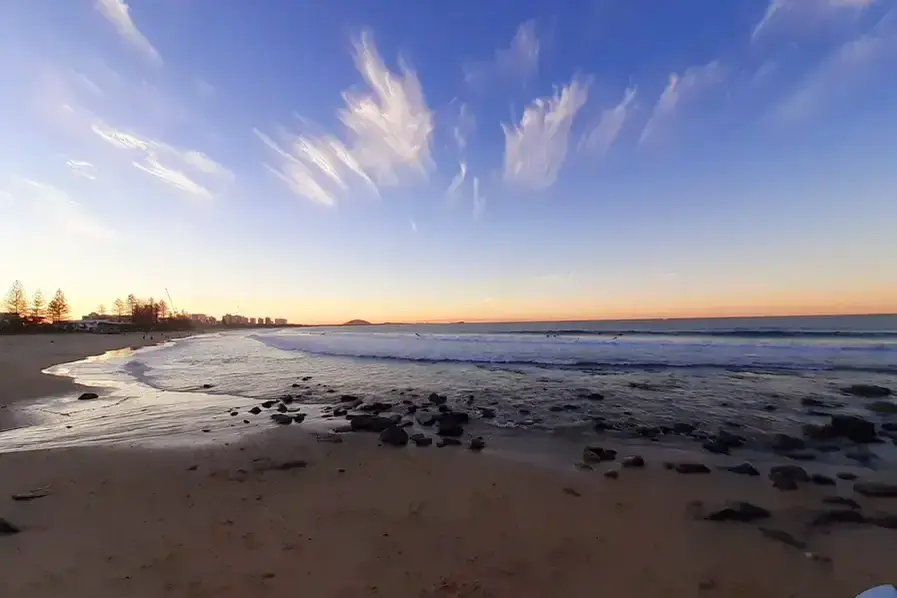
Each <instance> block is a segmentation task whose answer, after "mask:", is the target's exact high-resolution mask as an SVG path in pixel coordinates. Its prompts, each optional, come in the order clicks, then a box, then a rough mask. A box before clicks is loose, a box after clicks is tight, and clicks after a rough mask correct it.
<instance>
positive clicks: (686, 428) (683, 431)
mask: <svg viewBox="0 0 897 598" xmlns="http://www.w3.org/2000/svg"><path fill="white" fill-rule="evenodd" d="M694 431H695V427H694V426H693V425H691V424H689V423H686V422H676V423H675V424H673V434H679V435H682V436H687V435H689V434H691V433H692V432H694Z"/></svg>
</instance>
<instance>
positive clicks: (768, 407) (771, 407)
mask: <svg viewBox="0 0 897 598" xmlns="http://www.w3.org/2000/svg"><path fill="white" fill-rule="evenodd" d="M776 409H778V407H776V406H775V405H772V404H768V405H763V411H775V410H776Z"/></svg>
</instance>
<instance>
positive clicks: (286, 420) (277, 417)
mask: <svg viewBox="0 0 897 598" xmlns="http://www.w3.org/2000/svg"><path fill="white" fill-rule="evenodd" d="M271 419H272V420H274V423H276V424H281V425H283V426H288V425H289V424H291V423H293V416H291V415H287V414H285V413H272V414H271Z"/></svg>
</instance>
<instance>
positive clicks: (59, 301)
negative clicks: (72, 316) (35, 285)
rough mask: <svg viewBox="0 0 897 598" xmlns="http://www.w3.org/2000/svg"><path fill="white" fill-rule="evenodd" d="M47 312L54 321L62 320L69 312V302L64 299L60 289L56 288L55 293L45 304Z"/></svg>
mask: <svg viewBox="0 0 897 598" xmlns="http://www.w3.org/2000/svg"><path fill="white" fill-rule="evenodd" d="M47 313H48V314H49V316H50V318H51V319H52V320H53V321H54V322H61V321H63V320H64V319H65V318H66V316H68V314H69V303H68V301H66V300H65V293H63V292H62V289H56V294H55V295H53V298H52V299H50V303H48V304H47Z"/></svg>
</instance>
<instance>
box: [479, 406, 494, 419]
mask: <svg viewBox="0 0 897 598" xmlns="http://www.w3.org/2000/svg"><path fill="white" fill-rule="evenodd" d="M480 416H481V417H482V418H483V419H492V418H494V417H495V409H490V408H489V407H480Z"/></svg>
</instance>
